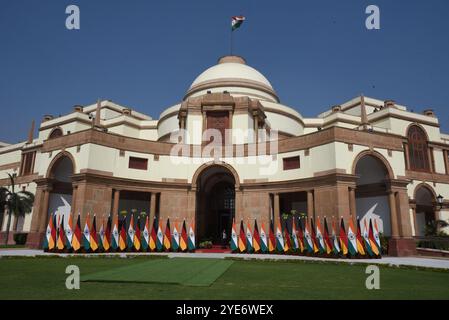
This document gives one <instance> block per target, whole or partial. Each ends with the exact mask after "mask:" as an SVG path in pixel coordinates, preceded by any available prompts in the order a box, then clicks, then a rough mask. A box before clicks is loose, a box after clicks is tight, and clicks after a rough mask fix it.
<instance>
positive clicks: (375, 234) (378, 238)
mask: <svg viewBox="0 0 449 320" xmlns="http://www.w3.org/2000/svg"><path fill="white" fill-rule="evenodd" d="M374 239H376V244H377V248H378V249H379V254H381V253H382V245H381V244H380V236H379V228H378V227H377V220H376V219H374Z"/></svg>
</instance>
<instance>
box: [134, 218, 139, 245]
mask: <svg viewBox="0 0 449 320" xmlns="http://www.w3.org/2000/svg"><path fill="white" fill-rule="evenodd" d="M134 249H136V251H140V216H138V217H137V224H136V230H135V233H134Z"/></svg>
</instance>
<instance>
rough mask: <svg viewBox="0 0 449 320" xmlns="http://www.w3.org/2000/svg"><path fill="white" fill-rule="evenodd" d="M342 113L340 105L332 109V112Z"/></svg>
mask: <svg viewBox="0 0 449 320" xmlns="http://www.w3.org/2000/svg"><path fill="white" fill-rule="evenodd" d="M340 111H341V106H340V105H336V106H333V107H332V112H340Z"/></svg>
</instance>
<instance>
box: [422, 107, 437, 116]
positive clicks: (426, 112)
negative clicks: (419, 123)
mask: <svg viewBox="0 0 449 320" xmlns="http://www.w3.org/2000/svg"><path fill="white" fill-rule="evenodd" d="M423 114H424V115H425V116H428V117H432V118H436V116H435V112H434V111H433V109H426V110H424V112H423Z"/></svg>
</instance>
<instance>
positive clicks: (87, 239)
mask: <svg viewBox="0 0 449 320" xmlns="http://www.w3.org/2000/svg"><path fill="white" fill-rule="evenodd" d="M83 246H84V250H86V252H87V251H89V249H90V228H89V213H88V214H87V217H86V221H85V223H84V231H83Z"/></svg>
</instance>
